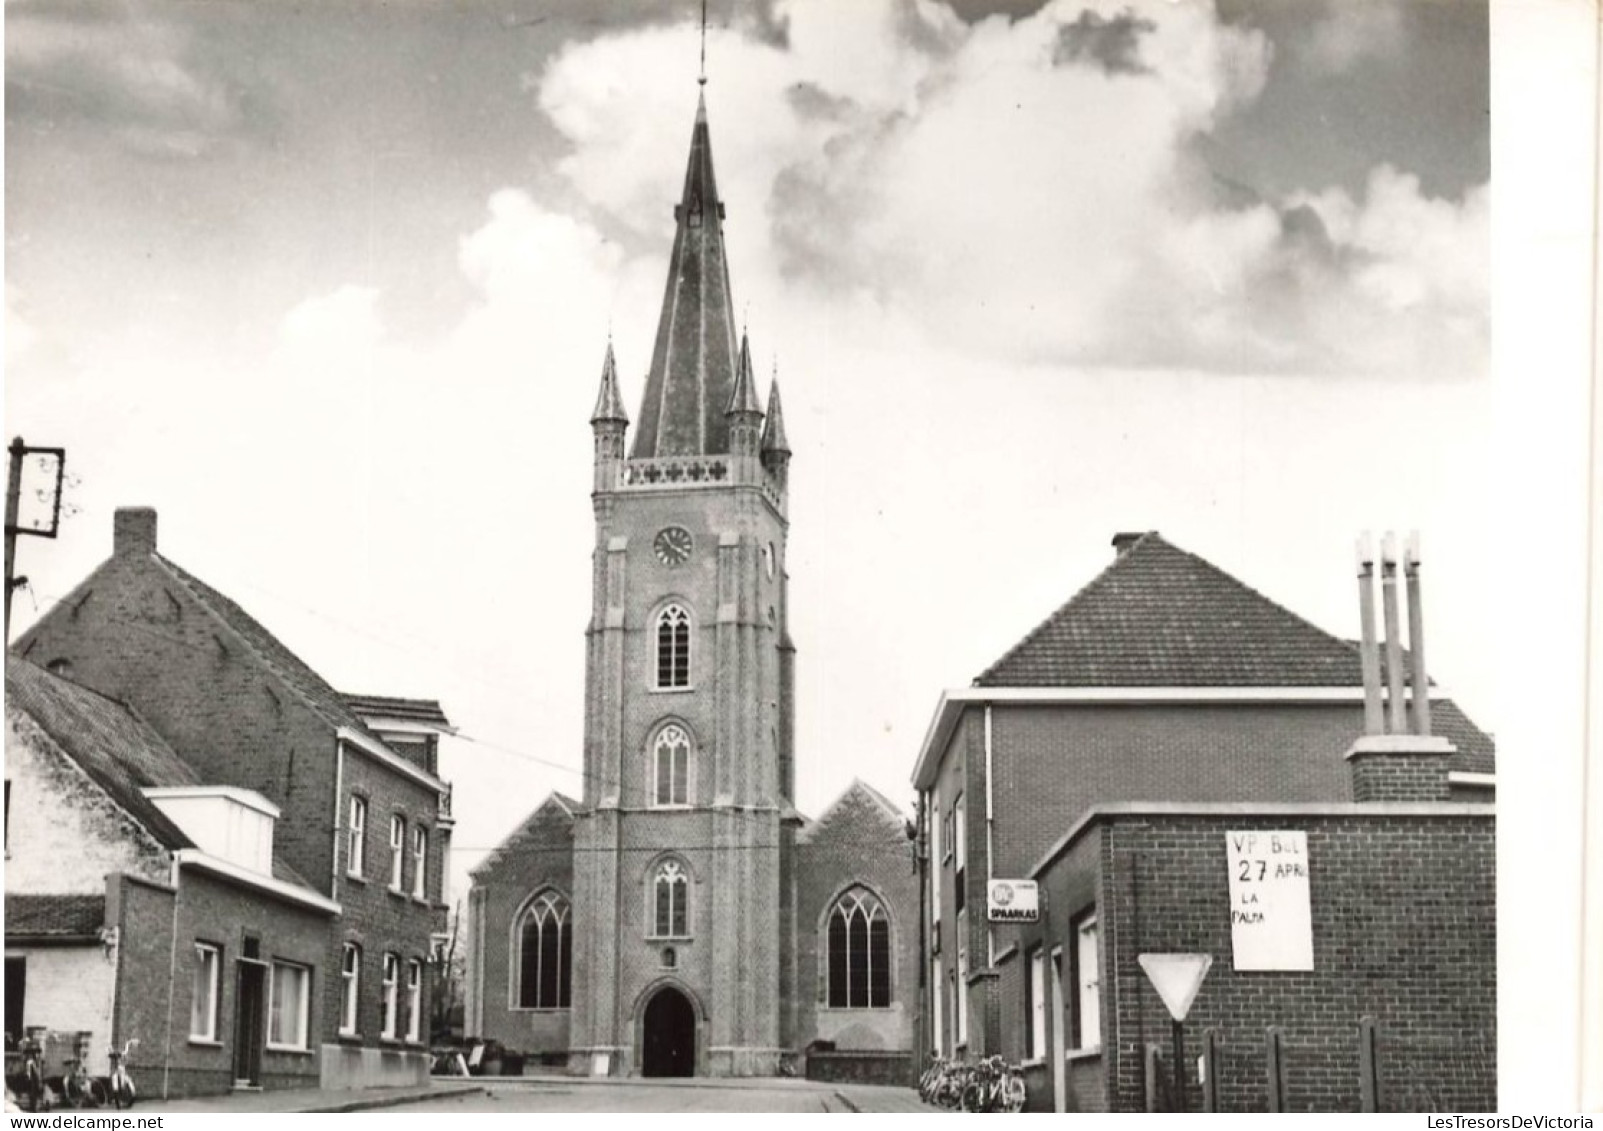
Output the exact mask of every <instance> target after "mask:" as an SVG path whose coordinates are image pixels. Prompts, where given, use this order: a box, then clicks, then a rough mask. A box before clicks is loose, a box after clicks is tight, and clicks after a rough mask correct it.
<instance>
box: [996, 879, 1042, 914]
mask: <svg viewBox="0 0 1603 1131" xmlns="http://www.w3.org/2000/svg"><path fill="white" fill-rule="evenodd" d="M985 896H986V898H985V912H986V918H987V919H989V920H990V921H991V922H992V923H1034V922H1036V921H1037V920H1038V919H1040V917H1041V890H1040V888H1039V887H1037V886H1036V883H1035V881H1034V880H992V881H991V882H990V883H989V884H988V885H987V886H986V889H985Z"/></svg>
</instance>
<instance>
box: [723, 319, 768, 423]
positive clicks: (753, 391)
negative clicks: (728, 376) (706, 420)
mask: <svg viewBox="0 0 1603 1131" xmlns="http://www.w3.org/2000/svg"><path fill="white" fill-rule="evenodd" d="M737 413H750V414H753V415H755V416H761V415H762V414H763V405H762V402H761V401H759V400H758V399H757V379H756V378H755V377H753V376H752V375H751V340H750V339H749V338H747V337H746V333H745V331H741V334H740V364H739V366H738V367H736V369H735V391H734V392H733V393H731V394H730V395H729V407H728V408H727V409H726V410H725V411H724V415H725V416H734V415H735V414H737Z"/></svg>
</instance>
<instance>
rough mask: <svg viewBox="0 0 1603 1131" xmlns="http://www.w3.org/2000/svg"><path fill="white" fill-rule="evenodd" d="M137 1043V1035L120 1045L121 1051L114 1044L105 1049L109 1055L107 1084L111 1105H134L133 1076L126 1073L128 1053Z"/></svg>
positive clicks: (120, 1106)
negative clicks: (109, 1065) (109, 1064)
mask: <svg viewBox="0 0 1603 1131" xmlns="http://www.w3.org/2000/svg"><path fill="white" fill-rule="evenodd" d="M138 1043H139V1038H138V1037H130V1038H128V1043H127V1044H125V1045H123V1046H122V1049H121V1051H119V1050H118V1049H117V1048H116V1046H112V1047H111V1048H109V1049H107V1050H106V1054H107V1055H108V1056H109V1057H111V1078H110V1080H109V1081H108V1084H109V1087H110V1091H111V1103H112V1106H113V1107H117V1108H125V1107H133V1106H134V1096H135V1089H134V1081H133V1077H131V1076H129V1075H128V1053H129V1051H130V1050H131V1049H132V1048H133V1047H134V1046H135V1045H137V1044H138Z"/></svg>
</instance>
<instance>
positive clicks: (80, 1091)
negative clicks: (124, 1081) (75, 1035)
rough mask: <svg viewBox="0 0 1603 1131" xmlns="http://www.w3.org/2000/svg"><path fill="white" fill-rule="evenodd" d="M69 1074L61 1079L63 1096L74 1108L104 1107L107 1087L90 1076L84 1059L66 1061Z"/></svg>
mask: <svg viewBox="0 0 1603 1131" xmlns="http://www.w3.org/2000/svg"><path fill="white" fill-rule="evenodd" d="M65 1064H66V1068H67V1072H66V1075H64V1076H62V1078H61V1095H62V1098H63V1099H64V1100H66V1102H67V1103H68V1104H69V1105H70V1106H72V1107H104V1106H105V1105H106V1086H105V1085H104V1084H102V1083H101V1082H100V1081H99V1080H96V1079H95V1078H94V1077H93V1076H91V1075H89V1066H88V1065H87V1064H86V1063H84V1060H83V1058H82V1057H73V1058H72V1059H70V1060H68V1061H65Z"/></svg>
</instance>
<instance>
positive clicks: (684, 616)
mask: <svg viewBox="0 0 1603 1131" xmlns="http://www.w3.org/2000/svg"><path fill="white" fill-rule="evenodd" d="M656 640H657V664H656V676H657V679H656V684H655V686H656V687H657V689H658V690H664V691H665V690H673V689H679V688H687V687H689V686H690V610H688V609H686V608H685V607H684V606H683V605H668V606H667V607H666V608H664V609H663V610H662V611H661V612H660V613H658V614H657V624H656Z"/></svg>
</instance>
